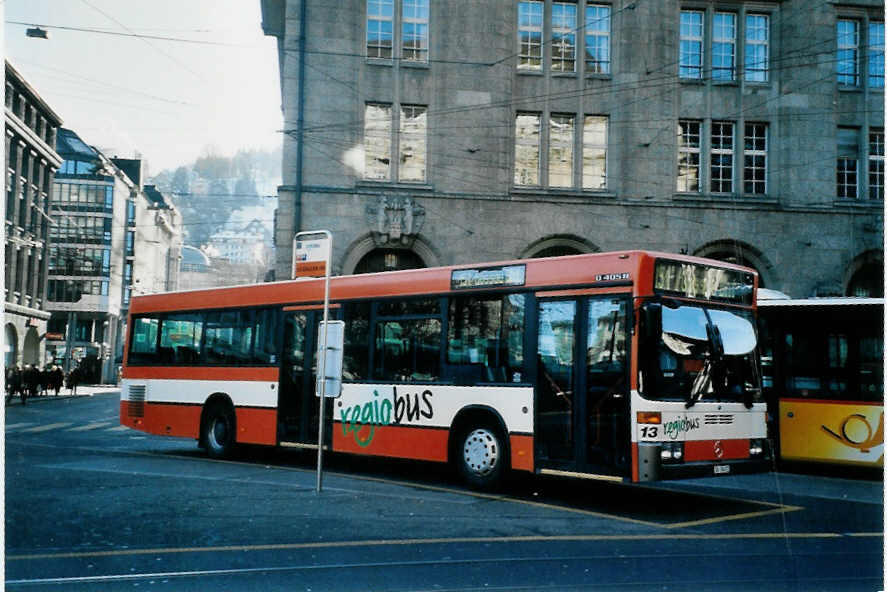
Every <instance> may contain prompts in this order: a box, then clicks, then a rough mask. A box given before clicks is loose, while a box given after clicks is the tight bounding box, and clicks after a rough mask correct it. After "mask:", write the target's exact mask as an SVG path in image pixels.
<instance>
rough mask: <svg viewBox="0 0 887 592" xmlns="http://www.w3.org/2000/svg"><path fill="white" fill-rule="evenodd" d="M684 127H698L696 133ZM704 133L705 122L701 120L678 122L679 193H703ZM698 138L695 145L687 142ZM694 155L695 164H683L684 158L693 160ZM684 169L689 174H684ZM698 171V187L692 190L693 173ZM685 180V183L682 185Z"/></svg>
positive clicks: (677, 181)
mask: <svg viewBox="0 0 887 592" xmlns="http://www.w3.org/2000/svg"><path fill="white" fill-rule="evenodd" d="M684 126H696V132H695V133H693V132H690V131H687V130H686V129H685V127H684ZM702 131H703V121H702V120H701V119H679V120H678V130H677V132H678V133H677V145H678V151H677V157H678V162H677V176H676V184H675V188H676V191H677V192H678V193H691V194H698V193H701V191H702V176H701V173H702ZM692 137H696V138H697V140H696V143H695V145H694V144H693V143H691V142H688V141H687V140H688V139H690V138H692ZM693 155H695V160H696V162H695V164H693V163H691V164H683V163H682V156H683V157H687V158H690V159H692V158H693ZM682 167H683V168H685V169H686V170H687V172H685V173H682V172H681V171H682ZM693 169H695V170H696V186H695V188H692V187H691V186H690V180H691V178H692V177H691V176H690V173H691V171H692V170H693ZM682 180H683V183H682Z"/></svg>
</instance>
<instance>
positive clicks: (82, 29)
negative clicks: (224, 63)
mask: <svg viewBox="0 0 887 592" xmlns="http://www.w3.org/2000/svg"><path fill="white" fill-rule="evenodd" d="M92 8H95V7H92ZM96 10H98V9H96ZM103 14H104V13H103ZM105 16H107V15H105ZM109 18H110V17H109ZM5 22H6V23H7V24H10V25H24V26H26V27H40V28H41V29H56V30H59V31H78V32H82V33H96V34H99V35H113V36H116V37H136V38H139V39H151V40H154V41H175V42H178V43H193V44H196V45H216V46H221V47H255V46H253V45H246V44H242V43H226V42H224V41H207V40H205V39H185V38H182V37H166V36H162V35H145V34H144V33H136V32H134V31H130V32H128V33H121V32H120V31H112V30H108V29H95V28H91V27H71V26H65V25H47V24H44V23H27V22H24V21H5ZM118 24H119V23H118ZM121 26H123V25H121Z"/></svg>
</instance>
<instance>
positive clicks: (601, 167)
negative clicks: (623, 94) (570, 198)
mask: <svg viewBox="0 0 887 592" xmlns="http://www.w3.org/2000/svg"><path fill="white" fill-rule="evenodd" d="M582 188H583V189H606V188H607V118H606V117H600V116H595V115H586V116H585V123H584V125H583V127H582Z"/></svg>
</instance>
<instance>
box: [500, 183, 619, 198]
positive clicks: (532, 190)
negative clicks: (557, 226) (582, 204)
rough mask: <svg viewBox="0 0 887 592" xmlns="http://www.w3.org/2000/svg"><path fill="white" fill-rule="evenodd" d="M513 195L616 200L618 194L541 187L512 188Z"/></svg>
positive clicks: (598, 190)
mask: <svg viewBox="0 0 887 592" xmlns="http://www.w3.org/2000/svg"><path fill="white" fill-rule="evenodd" d="M511 193H512V195H540V194H544V195H548V196H561V197H586V198H587V197H604V198H607V199H614V198H615V197H616V194H615V193H613V192H610V191H607V190H606V189H604V190H600V189H597V190H595V189H575V188H571V187H542V186H541V185H539V186H532V187H531V186H515V187H512V188H511Z"/></svg>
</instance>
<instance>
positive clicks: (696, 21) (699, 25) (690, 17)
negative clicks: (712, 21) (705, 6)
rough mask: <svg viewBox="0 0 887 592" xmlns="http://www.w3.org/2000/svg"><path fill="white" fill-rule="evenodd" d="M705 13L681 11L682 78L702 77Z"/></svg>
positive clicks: (679, 69) (698, 78) (680, 70)
mask: <svg viewBox="0 0 887 592" xmlns="http://www.w3.org/2000/svg"><path fill="white" fill-rule="evenodd" d="M702 35H703V13H702V12H699V11H696V10H682V11H681V39H680V65H679V68H678V73H679V75H680V77H681V78H688V79H695V80H701V79H702V42H703V38H702Z"/></svg>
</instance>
